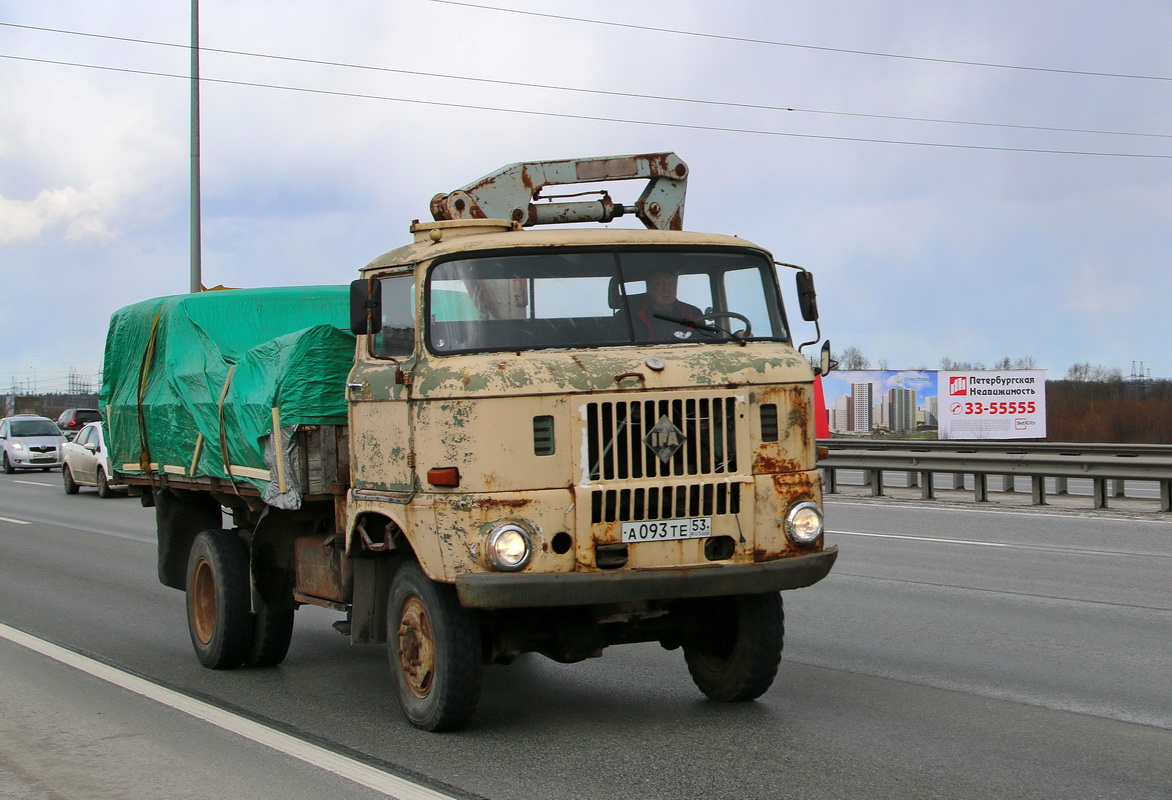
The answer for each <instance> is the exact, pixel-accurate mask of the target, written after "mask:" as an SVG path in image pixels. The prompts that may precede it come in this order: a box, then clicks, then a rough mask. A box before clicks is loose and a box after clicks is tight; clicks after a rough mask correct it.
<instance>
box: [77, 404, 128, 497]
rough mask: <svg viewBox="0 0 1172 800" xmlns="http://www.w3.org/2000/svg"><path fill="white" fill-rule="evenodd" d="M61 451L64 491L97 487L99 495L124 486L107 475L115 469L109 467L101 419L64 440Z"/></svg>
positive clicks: (107, 495) (102, 495) (108, 453)
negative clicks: (62, 456)
mask: <svg viewBox="0 0 1172 800" xmlns="http://www.w3.org/2000/svg"><path fill="white" fill-rule="evenodd" d="M63 450H64V452H65V465H64V466H63V467H61V482H62V484H64V486H65V493H66V494H77V490H78V488H79V487H81V486H96V487H97V489H98V496H99V497H109V496H110V495H112V494H114V492H115V490H120V489H124V488H126V487H125V486H123V485H122V484H119V483H117V482H115V481H114V480H112V479H111V478H110V476H111V475H113V474H114V470H112V469H111V468H110V451H109V449H108V448H107V447H106V433H105V431H104V430H103V429H102V423H101V422H91V423H89V424H88V425H86V426H85V427H84V428H82V429H81V430H80V431H78V432H77V436H76V437H75V438H74V439H73V441H72V442H66V443H65V445H64V446H63Z"/></svg>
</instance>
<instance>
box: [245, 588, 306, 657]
mask: <svg viewBox="0 0 1172 800" xmlns="http://www.w3.org/2000/svg"><path fill="white" fill-rule="evenodd" d="M294 613H295V609H292V608H282V607H280V606H276V605H273V604H271V603H261V605H260V609H259V610H258V611H257V612H256V613H255V614H253V627H252V648H251V649H250V650H249V653H248V656H247V657H246V658H245V659H244V665H245V666H248V667H275V666H276V665H277V664H280V663H281V662H282V661H284V660H285V656H286V655H287V654H288V653H289V643H290V642H291V641H292V640H293V615H294Z"/></svg>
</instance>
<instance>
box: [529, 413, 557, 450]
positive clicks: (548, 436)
mask: <svg viewBox="0 0 1172 800" xmlns="http://www.w3.org/2000/svg"><path fill="white" fill-rule="evenodd" d="M553 454H554V440H553V417H550V416H540V417H534V418H533V455H535V456H552V455H553Z"/></svg>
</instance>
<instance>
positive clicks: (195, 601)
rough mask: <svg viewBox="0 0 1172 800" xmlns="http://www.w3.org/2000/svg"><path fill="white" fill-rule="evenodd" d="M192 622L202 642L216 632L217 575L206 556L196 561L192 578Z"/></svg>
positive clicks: (209, 639)
mask: <svg viewBox="0 0 1172 800" xmlns="http://www.w3.org/2000/svg"><path fill="white" fill-rule="evenodd" d="M191 622H192V626H193V627H194V628H195V635H196V637H197V638H198V639H199V640H200V642H202V643H203V644H207V643H209V642H210V641H211V640H212V636H213V635H214V634H215V632H216V576H215V573H213V572H212V565H211V564H209V563H208V560H207V559H206V558H201V559H200V560H199V561H198V562H197V563H196V565H195V574H194V575H193V576H192V579H191Z"/></svg>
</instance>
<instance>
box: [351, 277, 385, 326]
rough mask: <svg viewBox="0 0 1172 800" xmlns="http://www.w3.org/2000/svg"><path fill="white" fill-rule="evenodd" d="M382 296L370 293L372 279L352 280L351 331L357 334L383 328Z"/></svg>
mask: <svg viewBox="0 0 1172 800" xmlns="http://www.w3.org/2000/svg"><path fill="white" fill-rule="evenodd" d="M382 319H383V312H382V296H381V295H380V294H379V293H378V292H375V293H374V294H371V293H370V281H368V280H365V279H359V280H356V281H351V282H350V332H351V333H353V334H354V335H356V336H361V335H362V334H365V333H378V332H379V331H380V330H381V329H382Z"/></svg>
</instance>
